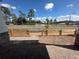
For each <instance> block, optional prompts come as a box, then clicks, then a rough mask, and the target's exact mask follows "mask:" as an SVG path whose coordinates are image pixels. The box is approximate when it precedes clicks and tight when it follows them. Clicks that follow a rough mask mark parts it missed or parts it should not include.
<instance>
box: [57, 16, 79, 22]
mask: <svg viewBox="0 0 79 59" xmlns="http://www.w3.org/2000/svg"><path fill="white" fill-rule="evenodd" d="M70 17H71V20H72V21H79V15H65V16H59V17H58V18H57V20H58V21H66V20H69V18H70Z"/></svg>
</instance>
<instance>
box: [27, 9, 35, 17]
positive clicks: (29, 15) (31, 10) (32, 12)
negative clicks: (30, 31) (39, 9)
mask: <svg viewBox="0 0 79 59" xmlns="http://www.w3.org/2000/svg"><path fill="white" fill-rule="evenodd" d="M34 16H35V11H34V9H29V12H28V15H27V17H28V18H32V17H34Z"/></svg>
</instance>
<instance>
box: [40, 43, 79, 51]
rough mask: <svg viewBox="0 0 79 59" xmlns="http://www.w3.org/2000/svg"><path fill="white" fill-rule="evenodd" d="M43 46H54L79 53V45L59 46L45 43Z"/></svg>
mask: <svg viewBox="0 0 79 59" xmlns="http://www.w3.org/2000/svg"><path fill="white" fill-rule="evenodd" d="M41 44H42V45H53V46H58V47H62V48H67V49H72V50H78V51H79V45H57V44H44V43H41Z"/></svg>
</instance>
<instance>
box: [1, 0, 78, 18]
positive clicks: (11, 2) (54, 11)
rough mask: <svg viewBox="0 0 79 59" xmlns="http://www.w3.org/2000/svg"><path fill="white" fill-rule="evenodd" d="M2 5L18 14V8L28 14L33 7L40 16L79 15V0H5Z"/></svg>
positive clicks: (37, 15)
mask: <svg viewBox="0 0 79 59" xmlns="http://www.w3.org/2000/svg"><path fill="white" fill-rule="evenodd" d="M0 5H3V6H5V7H8V8H12V9H13V12H14V13H15V14H16V15H17V16H18V15H19V12H18V10H21V11H23V12H24V13H26V14H27V13H28V11H29V9H31V8H33V9H34V10H35V14H36V15H35V16H36V17H38V18H39V17H43V18H45V17H49V18H51V17H53V18H56V17H64V16H67V15H77V16H78V15H79V0H3V2H0Z"/></svg>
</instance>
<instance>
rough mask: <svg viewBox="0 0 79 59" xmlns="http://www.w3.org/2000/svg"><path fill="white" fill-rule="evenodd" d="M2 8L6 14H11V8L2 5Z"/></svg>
mask: <svg viewBox="0 0 79 59" xmlns="http://www.w3.org/2000/svg"><path fill="white" fill-rule="evenodd" d="M1 10H2V11H3V12H4V14H6V15H11V12H10V10H9V9H8V8H6V7H3V6H2V7H1Z"/></svg>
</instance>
